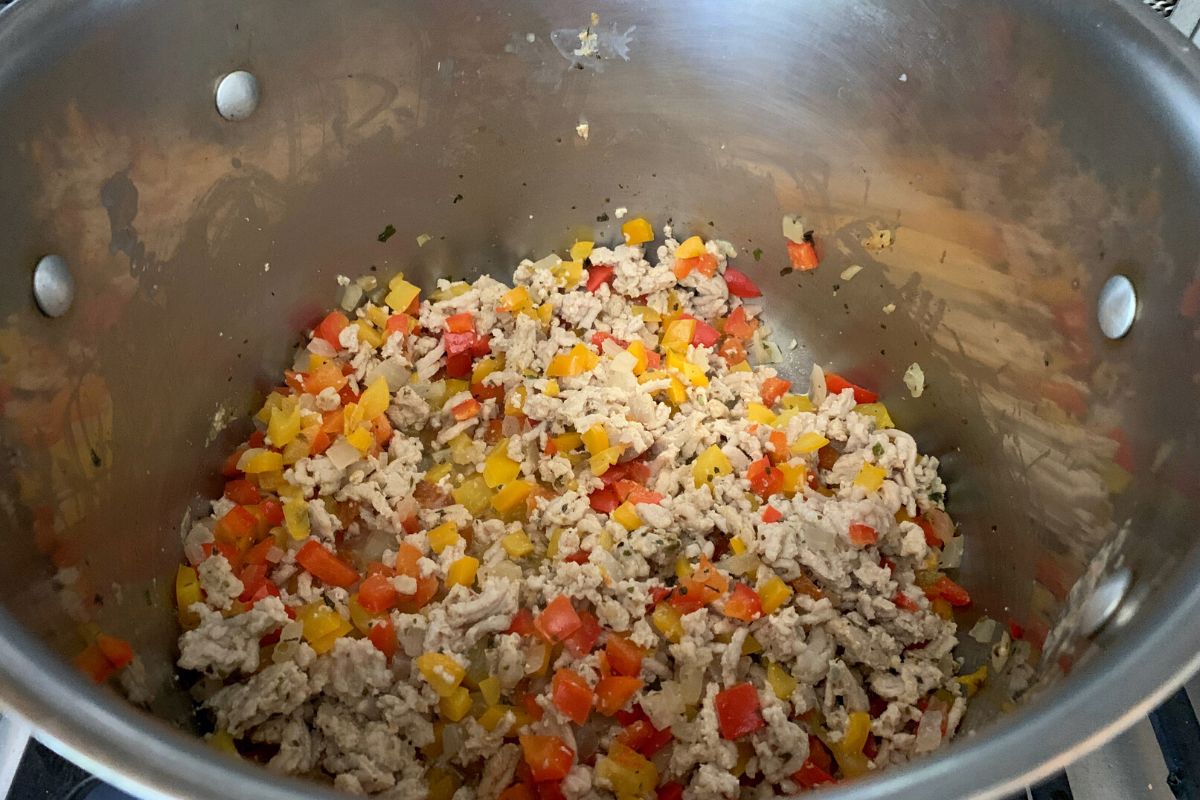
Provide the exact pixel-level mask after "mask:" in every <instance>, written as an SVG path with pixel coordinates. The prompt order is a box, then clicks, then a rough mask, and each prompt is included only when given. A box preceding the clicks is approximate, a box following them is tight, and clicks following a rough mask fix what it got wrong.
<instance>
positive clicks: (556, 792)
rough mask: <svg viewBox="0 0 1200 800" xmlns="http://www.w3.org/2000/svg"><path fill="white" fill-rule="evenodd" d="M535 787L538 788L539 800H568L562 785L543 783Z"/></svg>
mask: <svg viewBox="0 0 1200 800" xmlns="http://www.w3.org/2000/svg"><path fill="white" fill-rule="evenodd" d="M534 785H535V786H537V800H567V796H566V795H565V794H563V788H562V784H561V783H555V782H554V781H543V782H542V783H538V784H534Z"/></svg>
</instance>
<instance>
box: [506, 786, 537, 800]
mask: <svg viewBox="0 0 1200 800" xmlns="http://www.w3.org/2000/svg"><path fill="white" fill-rule="evenodd" d="M496 800H540V798H538V796H537V791H536V790H535V789H534V788H533V787H532V786H530V785H529V784H527V783H514V784H513V785H512V786H509V787H508V788H507V789H505V790H504V791H503V792H501V793H500V796H499V797H498V798H496Z"/></svg>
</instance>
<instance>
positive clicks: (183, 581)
mask: <svg viewBox="0 0 1200 800" xmlns="http://www.w3.org/2000/svg"><path fill="white" fill-rule="evenodd" d="M203 599H204V597H203V595H202V594H201V591H200V578H199V576H198V575H197V574H196V569H195V567H189V566H187V565H186V564H181V565H180V567H179V569H177V570H176V571H175V606H176V608H177V610H178V611H179V622H180V624H181V625H183V627H185V628H194V627H196V625H198V624H199V623H200V618H199V617H198V616H196V614H194V613H193V612H192V611H191V610H190V609H191V607H192V604H193V603H199V602H202V601H203Z"/></svg>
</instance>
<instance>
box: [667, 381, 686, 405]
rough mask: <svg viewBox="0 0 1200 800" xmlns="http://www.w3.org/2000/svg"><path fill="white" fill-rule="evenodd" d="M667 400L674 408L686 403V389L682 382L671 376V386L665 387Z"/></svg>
mask: <svg viewBox="0 0 1200 800" xmlns="http://www.w3.org/2000/svg"><path fill="white" fill-rule="evenodd" d="M667 400H668V401H669V402H670V403H672V404H673V405H676V406H681V405H683V404H684V403H686V402H687V388H686V387H684V385H683V381H681V380H679V378H676V377H675V376H674V375H672V376H671V385H670V386H668V387H667Z"/></svg>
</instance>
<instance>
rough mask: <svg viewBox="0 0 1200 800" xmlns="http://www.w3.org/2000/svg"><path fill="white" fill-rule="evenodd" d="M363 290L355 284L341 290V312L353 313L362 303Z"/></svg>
mask: <svg viewBox="0 0 1200 800" xmlns="http://www.w3.org/2000/svg"><path fill="white" fill-rule="evenodd" d="M362 298H363V290H362V287H361V286H359V285H358V284H357V283H352V284H350V285H349V286H347V287H346V288H345V289H343V290H342V302H341V307H342V310H343V311H353V310H354V309H356V308H358V304H359V302H361V301H362Z"/></svg>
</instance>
